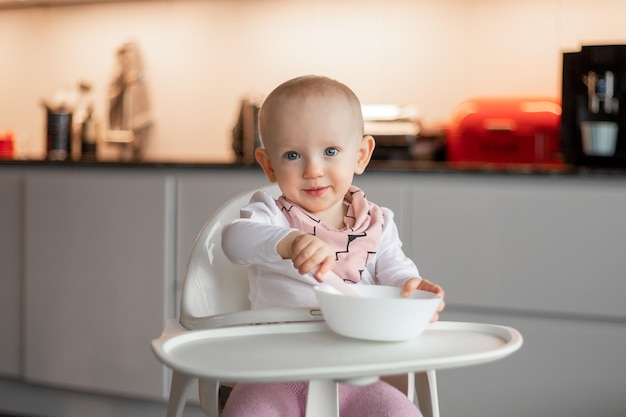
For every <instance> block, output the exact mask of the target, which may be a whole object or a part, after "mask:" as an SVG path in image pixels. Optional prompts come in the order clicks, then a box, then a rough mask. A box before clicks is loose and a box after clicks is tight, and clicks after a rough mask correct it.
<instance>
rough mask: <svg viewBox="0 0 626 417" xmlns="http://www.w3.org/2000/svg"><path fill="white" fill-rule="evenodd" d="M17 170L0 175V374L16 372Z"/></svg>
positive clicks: (18, 294)
mask: <svg viewBox="0 0 626 417" xmlns="http://www.w3.org/2000/svg"><path fill="white" fill-rule="evenodd" d="M20 178H21V177H20V176H19V174H17V173H15V174H13V173H11V172H7V173H4V174H3V175H2V177H0V374H1V375H5V376H12V377H15V376H18V375H19V374H20V356H21V355H20V348H21V341H20V335H21V332H20V308H21V299H22V297H21V265H20V259H21V253H22V252H21V242H22V239H21V224H22V220H21V207H22V206H21V203H22V188H21V179H20Z"/></svg>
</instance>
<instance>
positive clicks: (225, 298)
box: [161, 185, 439, 417]
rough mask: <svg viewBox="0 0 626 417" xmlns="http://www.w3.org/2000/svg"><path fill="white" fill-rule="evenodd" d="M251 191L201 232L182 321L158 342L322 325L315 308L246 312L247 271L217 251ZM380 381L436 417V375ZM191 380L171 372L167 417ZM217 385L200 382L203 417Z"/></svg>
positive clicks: (213, 413) (216, 411)
mask: <svg viewBox="0 0 626 417" xmlns="http://www.w3.org/2000/svg"><path fill="white" fill-rule="evenodd" d="M261 189H262V190H265V191H267V192H269V193H270V194H271V195H273V196H274V197H278V196H279V195H280V191H279V189H278V187H277V186H276V185H270V186H266V187H263V188H261ZM255 191H257V190H253V191H249V192H245V193H243V194H240V195H238V196H236V197H234V198H233V199H231V200H229V201H228V202H226V203H225V204H224V205H223V206H222V207H221V208H219V209H218V210H217V211H216V212H215V213H214V214H213V216H212V217H211V218H210V219H209V220H208V221H207V222H206V224H205V225H204V227H203V228H202V230H201V232H200V234H199V235H198V238H197V239H196V242H195V244H194V247H193V249H192V252H191V255H190V257H189V261H188V264H187V270H186V273H185V277H184V283H183V290H182V297H181V306H180V320H179V322H177V321H176V320H174V319H170V320H168V321H167V322H166V324H165V328H164V330H163V334H162V335H161V337H164V336H167V335H171V334H173V333H177V332H185V331H190V330H191V331H192V330H200V329H213V328H220V327H228V326H246V325H253V324H260V323H283V322H299V321H322V320H323V318H322V317H321V313H320V311H319V309H318V308H317V307H311V308H288V309H287V308H276V309H262V310H251V309H250V303H249V301H248V277H247V270H246V267H243V266H239V265H234V264H232V263H231V262H230V261H229V260H228V259H227V258H226V256H225V255H224V253H223V252H222V249H221V232H222V227H223V226H224V225H225V224H226V223H227V222H229V221H231V220H233V219H236V218H239V210H240V208H241V207H243V206H244V205H246V204H247V203H248V201H249V200H250V197H251V196H252V194H253V193H254V192H255ZM384 379H385V380H387V381H388V382H390V383H392V385H394V386H396V387H397V388H399V389H401V390H402V391H403V392H404V393H406V394H407V396H408V397H409V398H410V399H411V400H412V401H414V402H416V404H418V405H419V408H420V411H421V412H422V414H423V415H424V417H438V416H439V406H438V399H437V387H436V380H435V371H426V372H418V373H415V374H413V373H409V374H405V375H400V376H396V377H391V378H389V379H388V378H384ZM194 380H196V378H195V377H193V376H190V375H187V374H185V373H183V372H180V371H178V370H176V369H174V370H173V374H172V381H171V387H170V396H169V403H168V409H167V417H181V416H182V412H183V408H184V406H185V402H186V398H187V395H188V393H189V390H190V389H191V387H192V386H193V382H194ZM225 382H228V383H235V382H236V381H225ZM220 385H221V381H207V380H204V379H200V380H199V381H198V388H199V397H200V405H201V407H202V410H203V411H204V413H205V414H206V415H207V417H218V416H219V415H220V407H219V388H220ZM416 389H417V390H416ZM416 394H417V395H416Z"/></svg>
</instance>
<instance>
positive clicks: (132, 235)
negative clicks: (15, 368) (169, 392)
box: [24, 170, 175, 398]
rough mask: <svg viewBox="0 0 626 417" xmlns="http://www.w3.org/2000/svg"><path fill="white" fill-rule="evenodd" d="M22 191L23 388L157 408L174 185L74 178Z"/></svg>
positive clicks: (36, 179) (54, 177)
mask: <svg viewBox="0 0 626 417" xmlns="http://www.w3.org/2000/svg"><path fill="white" fill-rule="evenodd" d="M25 181H26V184H25V185H26V188H25V214H24V215H25V235H24V239H25V241H24V247H25V287H24V288H25V308H24V311H25V317H24V332H25V333H24V334H25V360H24V366H25V377H26V380H27V381H28V382H37V383H44V384H53V385H58V386H63V387H68V388H76V389H80V390H88V391H98V392H106V393H112V394H119V395H129V396H141V397H160V398H162V396H163V393H164V379H165V373H164V368H163V367H162V366H161V365H160V364H159V363H158V361H157V360H156V359H155V357H154V355H153V354H152V352H151V350H150V340H151V339H153V338H155V337H158V335H159V334H160V333H161V330H162V326H163V320H164V319H165V317H167V316H170V315H171V314H172V310H173V306H172V304H173V299H174V297H173V291H172V290H173V277H172V275H173V249H172V245H171V244H170V243H171V242H173V238H174V236H173V230H174V225H173V222H174V221H175V219H174V210H173V208H172V207H170V206H171V204H170V202H173V195H174V194H175V189H174V186H175V185H174V181H173V180H169V179H168V178H166V177H164V176H160V175H155V174H154V173H152V174H150V175H148V174H137V173H136V172H133V173H128V172H126V173H125V172H124V171H115V172H111V171H107V172H99V171H84V172H80V173H79V172H77V171H76V170H73V171H72V170H68V171H60V170H54V171H50V172H37V173H32V174H29V175H28V176H27V177H26V180H25ZM170 300H171V301H170Z"/></svg>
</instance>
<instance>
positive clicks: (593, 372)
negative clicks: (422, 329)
mask: <svg viewBox="0 0 626 417" xmlns="http://www.w3.org/2000/svg"><path fill="white" fill-rule="evenodd" d="M441 317H442V318H443V319H444V320H457V321H471V322H479V323H492V324H499V325H505V326H512V327H514V328H516V329H517V330H518V331H519V332H520V333H521V334H522V337H523V338H524V342H523V345H522V347H521V348H520V350H518V351H517V352H515V353H513V354H512V355H511V356H509V357H506V358H504V359H501V360H498V361H496V362H492V363H488V364H482V365H476V366H470V367H467V368H459V369H449V370H442V371H439V372H438V373H437V382H438V388H439V404H440V408H441V415H442V416H446V417H502V416H507V417H536V416H550V417H587V416H594V417H620V416H624V415H626V396H625V395H624V393H625V388H624V387H626V361H625V360H624V352H626V323H624V322H623V321H621V322H620V321H604V322H603V321H594V320H586V319H581V318H579V317H571V318H568V317H564V316H549V315H548V316H540V315H524V314H517V315H511V314H506V313H499V312H497V311H491V312H488V313H481V312H477V311H475V310H463V309H454V308H450V309H446V310H444V312H443V314H442V316H441Z"/></svg>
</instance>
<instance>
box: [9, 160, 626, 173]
mask: <svg viewBox="0 0 626 417" xmlns="http://www.w3.org/2000/svg"><path fill="white" fill-rule="evenodd" d="M2 167H46V168H69V167H72V168H74V167H76V168H88V167H91V168H104V169H109V168H131V169H145V168H150V169H155V168H160V169H171V170H203V169H229V170H230V169H233V170H244V171H245V170H257V169H259V168H258V167H257V166H249V165H242V164H237V163H225V162H210V161H206V162H202V161H194V162H184V161H131V162H117V161H64V162H59V161H48V160H2V159H0V168H2ZM367 170H368V171H380V172H384V171H389V172H406V173H410V172H415V173H445V174H464V175H465V174H467V175H477V174H478V175H494V174H496V175H497V174H507V175H564V176H578V175H580V176H625V175H626V167H625V168H596V167H582V166H581V167H577V166H572V165H547V164H546V165H532V164H527V165H526V164H491V163H467V164H454V165H451V164H448V163H446V162H432V161H406V160H397V161H395V160H393V161H392V160H384V161H383V160H374V161H371V162H370V164H369V166H368V168H367Z"/></svg>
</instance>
